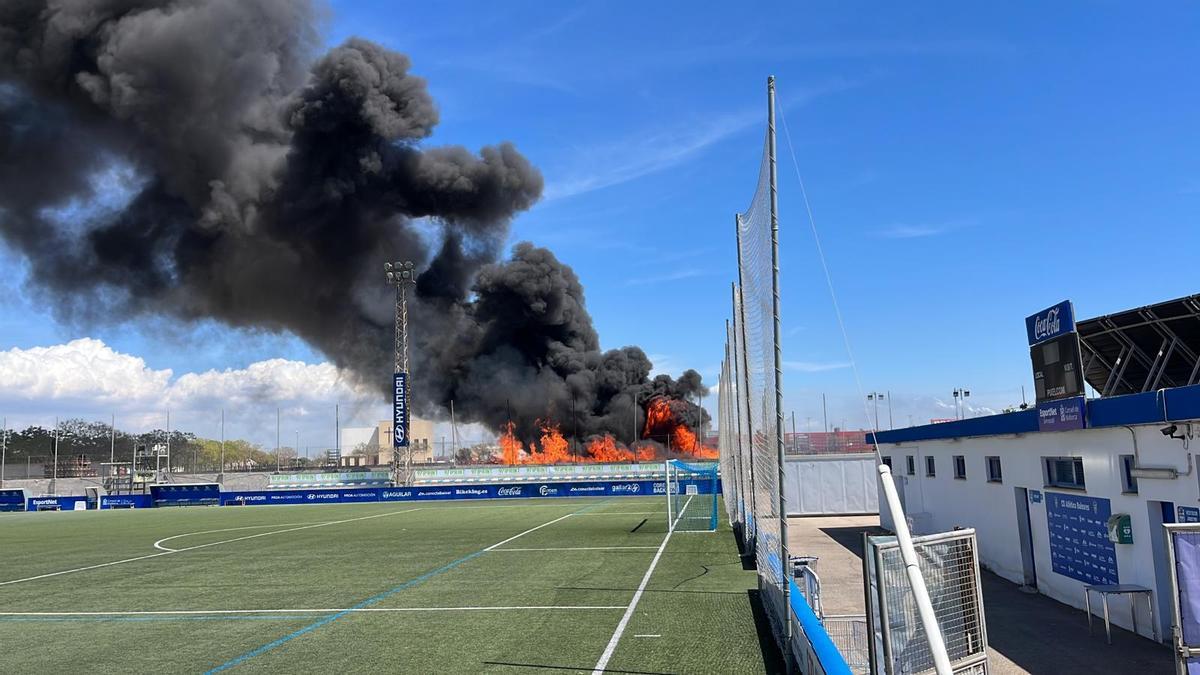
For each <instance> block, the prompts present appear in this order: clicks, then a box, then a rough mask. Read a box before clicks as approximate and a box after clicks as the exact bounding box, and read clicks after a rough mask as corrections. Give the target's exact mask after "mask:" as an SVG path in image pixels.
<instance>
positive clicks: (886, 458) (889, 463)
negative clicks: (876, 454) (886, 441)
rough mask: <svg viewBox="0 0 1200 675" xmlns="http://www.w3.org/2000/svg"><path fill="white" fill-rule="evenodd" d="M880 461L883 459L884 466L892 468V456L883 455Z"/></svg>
mask: <svg viewBox="0 0 1200 675" xmlns="http://www.w3.org/2000/svg"><path fill="white" fill-rule="evenodd" d="M882 459H883V463H884V465H885V466H887V468H888V469H891V468H892V456H891V455H883V456H882Z"/></svg>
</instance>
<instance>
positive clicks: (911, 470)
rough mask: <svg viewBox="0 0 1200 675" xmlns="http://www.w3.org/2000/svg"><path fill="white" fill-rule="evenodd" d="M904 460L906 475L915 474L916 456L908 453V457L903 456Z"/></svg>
mask: <svg viewBox="0 0 1200 675" xmlns="http://www.w3.org/2000/svg"><path fill="white" fill-rule="evenodd" d="M904 461H905V464H907V465H908V475H910V476H915V475H917V458H916V457H913V456H912V455H909V456H908V457H906V458H905V460H904Z"/></svg>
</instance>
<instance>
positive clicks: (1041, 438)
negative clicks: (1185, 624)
mask: <svg viewBox="0 0 1200 675" xmlns="http://www.w3.org/2000/svg"><path fill="white" fill-rule="evenodd" d="M1162 426H1163V425H1144V426H1137V427H1133V429H1134V430H1135V431H1134V432H1133V433H1136V435H1137V445H1138V453H1139V455H1140V462H1141V465H1142V466H1172V467H1175V468H1177V469H1178V470H1179V472H1180V474H1183V473H1185V472H1186V471H1188V468H1189V464H1190V463H1191V459H1190V453H1189V451H1188V450H1186V449H1185V448H1184V444H1183V442H1182V441H1179V440H1175V439H1169V438H1166V437H1164V436H1163V435H1162V434H1161V433H1160V431H1159V429H1160V428H1161V427H1162ZM1185 428H1186V426H1185V425H1183V424H1180V430H1184V429H1185ZM1196 432H1197V434H1198V435H1200V425H1197V427H1196ZM880 452H881V454H883V455H884V456H891V457H892V467H893V474H894V475H895V476H896V480H897V487H898V488H899V489H900V490H901V491H902V492H903V498H904V503H905V510H906V512H907V513H908V514H910V516H911V515H912V514H921V513H925V514H928V516H924V517H922V516H919V515H918V516H916V517H915V519H916V520H917V521H918V523H921V522H922V521H924V523H925V524H926V525H927V528H928V529H929V530H930V531H935V532H940V531H946V530H951V529H953V528H954V527H957V526H961V527H972V528H975V530H976V533H977V536H978V542H979V562H980V564H981V565H982V566H984V567H986V568H988V569H991V570H992V571H993V572H995V573H996V574H998V575H1000V576H1002V577H1004V578H1006V579H1008V580H1010V581H1013V582H1015V583H1021V582H1022V581H1023V571H1022V563H1021V547H1020V541H1019V538H1018V534H1017V532H1018V530H1017V508H1016V503H1015V497H1014V488H1016V487H1022V488H1027V489H1028V490H1031V491H1032V490H1039V491H1041V492H1042V493H1043V495H1044V494H1045V492H1046V491H1052V492H1059V493H1063V494H1086V495H1087V496H1089V497H1099V498H1106V499H1109V500H1110V503H1111V506H1112V513H1114V514H1117V513H1128V514H1129V515H1130V519H1131V522H1132V525H1133V541H1134V543H1133V544H1115V545H1114V546H1115V548H1116V553H1117V572H1118V576H1119V581H1120V583H1123V584H1137V585H1140V586H1145V587H1148V588H1150V589H1152V590H1154V592H1155V600H1156V603H1155V612H1156V614H1158V613H1159V609H1158V607H1159V605H1158V603H1157V599H1158V595H1159V584H1158V583H1157V580H1156V578H1155V564H1154V559H1155V555H1160V556H1161V555H1165V552H1158V551H1155V550H1154V547H1153V546H1152V537H1151V533H1150V527H1151V516H1150V515H1149V511H1148V507H1147V501H1148V500H1156V501H1167V502H1173V503H1174V505H1175V507H1176V509H1177V507H1179V506H1191V507H1195V506H1198V505H1200V476H1198V475H1197V474H1198V472H1197V471H1196V470H1194V469H1193V470H1192V471H1191V474H1190V475H1187V476H1184V475H1180V477H1179V478H1177V479H1174V480H1161V479H1160V480H1155V479H1147V478H1141V479H1139V480H1138V493H1137V494H1123V493H1122V488H1123V481H1122V467H1121V461H1120V455H1125V454H1133V453H1134V439H1133V435H1132V433H1131V430H1130V428H1127V427H1115V428H1104V429H1086V430H1082V431H1069V432H1057V433H1029V434H1014V435H1005V436H987V437H979V438H961V439H952V440H937V441H920V442H913V443H899V444H894V443H888V444H880ZM907 455H913V456H914V458H915V461H916V467H915V468H916V471H915V475H913V476H909V475H907V471H906V460H905V458H906V456H907ZM954 455H963V456H964V458H965V460H966V465H967V477H966V479H965V480H960V479H956V478H954V464H953V460H952V457H953V456H954ZM989 455H996V456H999V457H1000V458H1001V460H1000V461H1001V465H1002V471H1003V482H1002V483H989V482H987V466H986V460H985V457H987V456H989ZM926 456H932V457H934V458H935V460H934V461H935V463H936V471H937V476H936V477H934V478H927V477H926V476H925V457H926ZM1056 456H1063V457H1081V458H1083V468H1084V476H1085V479H1086V485H1087V487H1086V490H1083V491H1079V490H1068V489H1062V488H1054V487H1049V488H1048V487H1047V486H1046V485H1045V478H1044V472H1043V462H1042V458H1043V457H1056ZM880 501H883V500H882V498H881V499H880ZM1029 519H1030V526H1031V535H1032V539H1033V549H1034V559H1035V566H1036V571H1037V584H1038V590H1039V591H1041V592H1042V593H1044V594H1046V595H1048V596H1050V597H1052V598H1054V599H1056V600H1059V601H1060V602H1064V603H1066V604H1068V605H1072V606H1074V607H1079V608H1082V607H1083V588H1084V583H1083V582H1081V581H1078V580H1076V579H1073V578H1071V577H1067V576H1064V575H1061V574H1058V573H1056V572H1054V571H1053V570H1052V569H1051V564H1050V544H1049V534H1048V528H1047V523H1046V500H1045V499H1044V498H1043V500H1042V502H1041V503H1030V504H1029ZM880 521H881V523H883V525H884V527H889V528H890V527H891V525H892V516H891V514H890V513H888V512H887V508H886V504H884V505H883V512H882V513H881V514H880ZM917 533H921V532H917ZM1093 609H1094V611H1095V612H1096V613H1097V615H1099V611H1100V610H1099V605H1098V598H1097V596H1095V594H1093ZM1110 610H1111V615H1112V619H1113V623H1115V624H1117V625H1120V626H1123V627H1125V628H1129V629H1131V630H1132V625H1131V622H1130V620H1129V605H1128V604H1127V602H1126V600H1125V599H1124V598H1118V597H1116V596H1114V597H1113V598H1111V600H1110ZM1137 611H1138V628H1139V632H1140V633H1141V634H1143V635H1145V636H1146V637H1150V627H1149V626H1150V624H1149V616H1148V612H1147V610H1146V607H1145V601H1144V600H1143V601H1140V602H1138V603H1137ZM1156 618H1159V619H1161V618H1162V617H1156ZM1080 619H1081V620H1082V619H1083V617H1080ZM1161 625H1162V623H1161V622H1160V626H1161ZM1167 625H1169V623H1167ZM1159 637H1160V639H1161V638H1163V637H1164V635H1163V633H1162V631H1161V630H1160V633H1159Z"/></svg>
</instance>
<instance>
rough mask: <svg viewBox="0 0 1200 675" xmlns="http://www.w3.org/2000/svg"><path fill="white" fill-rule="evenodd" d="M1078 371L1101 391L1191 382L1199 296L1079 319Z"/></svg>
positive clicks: (1197, 359) (1199, 372)
mask: <svg viewBox="0 0 1200 675" xmlns="http://www.w3.org/2000/svg"><path fill="white" fill-rule="evenodd" d="M1076 330H1078V331H1079V342H1080V356H1081V357H1082V360H1083V376H1084V379H1085V380H1087V383H1088V384H1090V385H1092V388H1094V389H1095V390H1096V391H1098V392H1100V395H1101V396H1119V395H1121V394H1137V393H1141V392H1144V391H1154V390H1156V389H1160V388H1163V387H1182V386H1185V385H1190V384H1196V383H1197V380H1198V378H1200V295H1189V296H1187V297H1185V298H1179V299H1177V300H1168V301H1166V302H1160V303H1158V304H1156V305H1148V306H1146V307H1140V308H1138V309H1131V310H1127V311H1124V312H1118V313H1116V314H1109V315H1107V316H1101V317H1096V318H1095V319H1087V320H1086V321H1080V322H1078V324H1077V326H1076Z"/></svg>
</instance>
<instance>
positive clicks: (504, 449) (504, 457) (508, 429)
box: [500, 422, 525, 465]
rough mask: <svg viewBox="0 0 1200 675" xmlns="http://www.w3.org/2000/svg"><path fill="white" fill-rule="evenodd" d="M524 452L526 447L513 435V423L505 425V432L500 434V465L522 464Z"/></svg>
mask: <svg viewBox="0 0 1200 675" xmlns="http://www.w3.org/2000/svg"><path fill="white" fill-rule="evenodd" d="M524 452H525V447H524V445H522V443H521V441H519V440H517V437H516V436H515V435H514V434H513V423H512V422H509V423H508V424H505V425H504V430H503V432H502V433H501V434H500V463H501V464H509V465H516V464H520V463H521V455H522V454H524Z"/></svg>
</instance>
